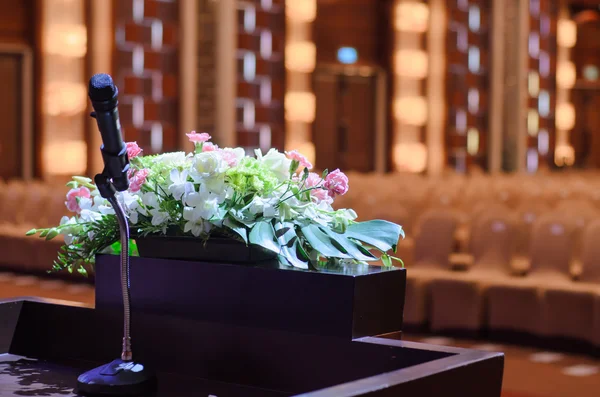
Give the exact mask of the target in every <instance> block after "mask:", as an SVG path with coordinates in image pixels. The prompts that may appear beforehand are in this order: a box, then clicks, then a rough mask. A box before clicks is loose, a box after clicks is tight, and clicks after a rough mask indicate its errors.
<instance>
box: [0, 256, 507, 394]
mask: <svg viewBox="0 0 600 397" xmlns="http://www.w3.org/2000/svg"><path fill="white" fill-rule="evenodd" d="M99 259H100V258H99ZM115 259H116V258H115ZM112 260H113V259H112V258H110V257H106V258H104V259H100V261H99V262H98V263H99V264H100V263H102V262H103V261H104V262H106V263H108V265H107V266H111V265H110V262H111V261H112ZM137 260H138V259H136V261H137ZM139 260H140V261H147V260H146V259H143V260H142V259H139ZM106 263H105V265H106ZM157 263H158V262H157ZM139 264H140V265H141V264H142V262H139ZM196 265H199V266H202V265H203V264H196ZM204 265H206V266H205V268H206V269H210V268H211V266H220V265H217V264H212V265H211V264H204ZM233 266H234V267H232V268H230V269H229V271H236V269H237V270H239V271H247V268H242V267H238V268H236V267H235V265H233ZM101 267H102V265H100V267H99V268H98V273H99V274H101V273H102V270H101ZM142 267H143V266H142ZM135 268H136V265H135V264H133V263H132V272H135ZM106 269H108V268H106ZM106 269H105V270H106ZM145 270H148V269H145ZM140 271H141V267H140ZM284 274H288V273H286V272H284ZM289 274H291V273H289ZM299 274H305V275H306V274H310V275H314V274H315V273H310V272H304V273H294V275H295V276H296V275H299ZM373 274H374V275H377V277H374V278H372V279H371V281H373V280H375V279H377V283H378V285H379V286H380V287H381V289H380V291H381V292H382V293H383V292H384V291H385V287H384V286H385V281H382V278H386V279H388V278H390V279H395V280H396V287H397V289H400V290H401V292H402V295H403V292H404V281H403V280H404V276H405V271H403V270H397V271H382V272H375V273H372V274H371V275H373ZM132 276H134V274H133V273H132ZM213 276H214V275H213ZM271 276H272V277H278V276H277V275H271ZM295 276H293V277H292V280H295V281H293V282H297V283H300V286H302V282H298V281H297V279H296V278H295ZM252 277H254V276H252V275H248V274H247V273H245V275H244V277H241V278H240V280H241V279H246V280H251V279H252ZM284 277H290V276H284ZM301 277H306V276H301ZM311 277H312V276H311ZM329 277H333V276H331V275H330V276H329ZM344 277H348V278H344ZM360 277H362V276H352V275H346V276H343V278H341V280H342V283H343V284H344V283H345V284H348V285H350V286H352V285H354V286H356V285H358V284H360V283H361V282H362V283H364V282H367V283H369V282H370V281H365V280H366V279H363V280H362V281H361V279H360ZM351 278H353V279H354V280H351ZM344 280H345V281H344ZM398 280H400V282H399V283H398ZM163 281H164V280H163ZM208 281H210V282H211V283H213V284H214V283H215V278H214V277H213V278H210V279H209V280H205V282H208ZM255 281H256V280H255ZM312 281H314V280H312ZM96 282H97V283H99V285H98V286H97V288H98V290H99V291H100V292H101V291H102V289H103V288H105V289H106V290H105V292H106V294H103V293H102V292H101V293H100V295H99V298H100V300H102V299H104V298H106V299H107V300H105V301H104V305H103V304H100V306H101V307H99V308H94V309H92V308H85V307H76V306H69V305H64V304H60V303H57V302H52V301H47V300H30V299H14V300H4V301H1V302H0V395H2V396H3V397H4V396H12V395H15V396H18V395H42V394H35V393H34V392H35V391H38V392H39V393H42V392H43V395H45V396H64V395H73V394H69V393H72V390H73V388H74V386H75V384H76V380H77V375H78V374H80V373H81V372H83V371H86V370H88V369H90V368H93V367H95V366H97V365H98V364H101V363H104V362H107V361H110V360H111V359H112V358H113V357H114V356H115V355H117V354H118V353H119V351H118V349H119V341H120V338H121V327H122V316H121V312H120V310H117V309H116V307H115V308H113V307H112V306H111V304H110V299H108V297H109V296H110V293H108V292H107V291H109V290H110V287H109V286H107V285H100V284H102V283H104V282H105V281H103V279H102V277H99V278H97V280H96ZM196 282H197V288H198V289H202V286H203V282H202V280H196ZM336 282H337V281H329V283H325V284H323V286H324V287H326V288H325V290H327V289H333V290H334V291H338V292H339V290H335V287H331V285H332V284H331V283H333V284H334V285H335V283H336ZM315 283H316V284H315V286H314V288H313V291H312V292H313V293H314V294H316V295H317V296H320V295H319V294H324V293H325V290H319V288H317V285H319V282H315ZM354 283H358V284H354ZM392 284H393V283H392ZM323 286H322V287H323ZM132 288H133V291H132V292H133V294H132V295H133V301H134V302H135V298H136V293H135V292H134V291H135V288H136V287H135V280H134V279H133V278H132ZM290 288H291V287H290ZM303 288H304V287H303ZM348 288H349V289H348V290H347V291H361V288H358V289H354V288H350V287H348ZM362 288H366V287H365V285H363V286H362ZM366 289H367V290H369V288H366ZM256 291H259V290H258V289H257V290H256ZM308 292H310V291H308ZM236 293H240V291H238V292H235V291H234V290H231V291H229V294H236ZM245 294H246V295H245V296H246V298H247V299H250V300H251V299H252V296H250V295H248V290H246V292H245ZM373 294H374V297H376V295H377V294H376V293H375V292H373ZM227 295H228V293H224V296H227ZM267 295H268V293H267ZM143 296H144V294H143V293H142V292H140V291H138V302H141V303H140V306H139V307H138V311H134V315H133V318H132V329H133V350H134V352H135V354H136V357H137V358H138V359H139V360H140V361H141V362H143V363H145V364H146V365H148V366H150V367H152V368H153V369H155V370H156V372H157V376H158V380H159V384H158V391H157V393H156V394H155V396H157V397H161V396H169V397H173V396H177V397H187V396H209V395H213V396H218V397H226V396H245V397H253V396H266V397H271V396H273V397H274V396H307V397H334V396H335V397H343V396H396V395H401V396H430V395H431V396H434V395H443V396H445V397H451V396H457V397H458V396H467V397H468V396H478V397H480V396H485V397H487V396H490V397H499V396H500V391H501V385H502V374H503V365H504V356H503V354H502V353H491V352H482V351H474V350H469V349H461V348H451V347H442V346H433V345H426V344H420V343H411V342H405V341H401V340H398V339H391V338H389V337H386V336H385V335H379V334H377V333H373V334H371V335H360V336H356V335H357V334H364V332H367V331H364V332H363V331H362V330H369V329H376V327H375V325H377V326H378V327H380V329H381V330H382V331H385V333H386V334H387V335H390V334H393V335H396V336H397V335H398V332H393V331H400V329H397V330H393V329H391V328H390V327H392V328H393V327H394V326H397V324H396V325H390V324H391V323H390V322H382V321H380V320H377V321H375V320H374V319H377V318H378V316H380V315H383V314H386V315H388V316H390V317H391V316H393V315H394V314H396V315H397V313H382V312H380V311H378V310H375V311H374V312H375V313H376V316H374V317H371V318H370V320H369V321H370V323H369V322H367V323H369V324H371V325H370V326H368V327H367V326H363V327H362V328H360V327H359V328H356V327H354V323H355V321H351V322H350V323H345V327H346V328H347V330H346V331H343V332H342V331H341V330H342V328H341V325H342V322H339V323H338V322H328V323H325V324H324V327H325V328H324V329H325V331H323V332H320V331H319V324H318V323H314V322H313V323H311V324H312V325H310V326H308V325H307V326H306V328H305V329H303V330H302V332H298V331H296V330H293V329H291V327H286V326H285V323H286V322H288V321H289V320H290V318H291V317H285V316H284V317H281V318H280V320H279V321H272V322H267V321H266V320H265V318H266V317H264V316H263V315H260V310H261V309H260V308H261V307H263V306H260V305H258V306H252V305H250V306H244V307H245V308H247V309H248V310H249V313H251V314H252V313H254V314H255V315H256V317H255V318H254V320H252V319H253V316H246V317H244V318H243V320H241V321H236V319H235V318H226V316H223V317H221V318H217V317H214V316H215V312H214V311H208V312H207V311H205V309H206V307H207V306H203V305H199V306H194V305H193V302H188V304H187V309H186V311H182V310H181V309H180V310H179V311H178V310H172V311H171V312H170V313H168V312H166V311H163V310H162V309H161V310H158V309H156V308H155V307H153V306H152V301H148V300H146V301H144V300H143V299H142V300H141V301H140V300H139V299H141V298H143ZM380 298H381V300H383V297H380ZM190 299H195V298H194V297H192V298H190ZM290 299H291V298H290ZM297 299H302V296H299V297H297ZM342 301H347V302H353V303H352V304H350V305H348V306H347V307H346V308H345V309H343V310H346V312H345V314H344V316H341V317H340V316H338V317H336V318H345V319H348V318H354V319H355V320H356V322H359V323H360V321H361V320H360V318H359V317H360V316H361V315H363V314H361V313H363V312H362V310H363V309H362V308H361V307H360V305H359V304H358V303H357V302H355V300H354V298H352V297H349V296H346V297H344V299H341V300H340V302H342ZM226 302H229V304H226ZM231 302H233V300H227V299H224V300H223V302H221V306H220V310H232V312H231V313H236V312H235V310H239V307H237V309H236V306H234V305H233V304H232V303H231ZM171 304H177V302H174V303H173V302H172V303H171ZM181 304H184V302H181ZM371 304H375V305H376V302H375V303H374V302H371ZM296 305H297V306H299V305H298V303H297V302H296ZM322 305H323V306H324V307H325V309H322V310H329V311H330V313H332V316H333V314H334V312H335V311H336V310H338V308H336V307H335V306H333V305H332V306H327V302H323V303H322ZM194 307H196V308H198V307H200V308H204V309H197V310H193V308H194ZM273 307H276V306H273ZM289 307H294V303H293V302H292V303H289ZM384 307H387V306H385V305H384ZM390 307H392V305H390ZM263 308H264V307H263ZM348 308H352V309H354V311H353V312H352V313H351V316H350V317H348V312H347V310H348ZM234 309H235V310H234ZM253 310H254V312H253ZM386 310H387V309H386ZM309 312H310V311H307V313H309ZM364 313H367V311H365V312H364ZM321 315H322V314H321ZM365 315H366V314H365ZM211 316H213V317H211ZM400 317H401V315H400ZM303 321H312V320H310V319H308V318H306V317H303ZM332 324H333V325H332ZM373 324H375V325H373ZM332 330H334V331H336V332H333V331H332ZM338 331H339V332H338ZM388 331H392V332H388ZM381 333H383V332H381ZM28 393H29V394H28ZM32 393H33V394H32Z"/></svg>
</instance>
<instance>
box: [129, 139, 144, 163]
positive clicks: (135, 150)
mask: <svg viewBox="0 0 600 397" xmlns="http://www.w3.org/2000/svg"><path fill="white" fill-rule="evenodd" d="M125 145H126V146H127V157H129V158H130V159H132V158H134V157H137V156H139V155H140V154H142V152H143V150H142V148H140V147H139V146H138V144H137V142H127V143H126V144H125Z"/></svg>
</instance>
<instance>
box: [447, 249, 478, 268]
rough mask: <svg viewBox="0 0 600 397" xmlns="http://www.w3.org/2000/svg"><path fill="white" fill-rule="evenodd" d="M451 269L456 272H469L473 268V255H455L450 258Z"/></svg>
mask: <svg viewBox="0 0 600 397" xmlns="http://www.w3.org/2000/svg"><path fill="white" fill-rule="evenodd" d="M448 262H449V263H450V267H451V268H452V269H455V270H468V269H470V268H471V267H472V266H473V255H471V254H466V253H454V254H450V255H449V256H448Z"/></svg>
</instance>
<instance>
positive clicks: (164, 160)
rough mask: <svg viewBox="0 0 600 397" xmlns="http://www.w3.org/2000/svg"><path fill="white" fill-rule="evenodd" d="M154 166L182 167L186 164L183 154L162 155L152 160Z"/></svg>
mask: <svg viewBox="0 0 600 397" xmlns="http://www.w3.org/2000/svg"><path fill="white" fill-rule="evenodd" d="M152 162H153V163H154V164H158V163H161V164H165V165H168V166H171V167H177V166H183V165H185V162H186V155H185V152H173V153H164V154H160V155H158V156H156V157H155V158H154V159H152Z"/></svg>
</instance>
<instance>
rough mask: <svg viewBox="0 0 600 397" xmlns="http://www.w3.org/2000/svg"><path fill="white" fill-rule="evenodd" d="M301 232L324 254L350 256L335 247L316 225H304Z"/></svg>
mask: <svg viewBox="0 0 600 397" xmlns="http://www.w3.org/2000/svg"><path fill="white" fill-rule="evenodd" d="M301 230H302V234H303V235H304V237H305V238H306V240H307V241H308V243H309V244H310V245H311V247H313V248H314V249H315V250H317V251H318V252H319V253H321V254H322V255H324V256H328V257H335V258H352V256H350V255H348V254H346V253H344V252H342V251H340V250H339V249H337V248H336V247H335V246H334V245H333V244H332V242H331V240H332V239H331V238H330V237H329V236H328V235H327V234H325V233H324V232H323V231H322V230H321V229H320V228H319V226H317V225H314V224H313V225H308V226H304V227H303V228H302V229H301Z"/></svg>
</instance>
